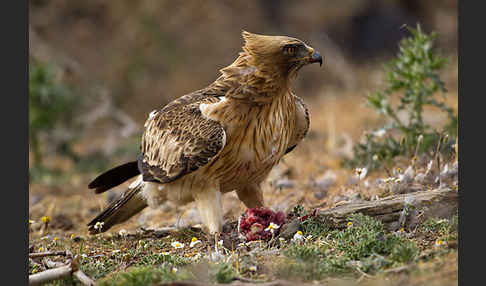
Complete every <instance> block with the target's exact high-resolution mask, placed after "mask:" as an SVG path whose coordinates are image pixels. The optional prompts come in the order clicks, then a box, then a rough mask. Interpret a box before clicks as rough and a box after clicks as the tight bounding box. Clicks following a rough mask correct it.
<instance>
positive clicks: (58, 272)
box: [29, 264, 72, 286]
mask: <svg viewBox="0 0 486 286" xmlns="http://www.w3.org/2000/svg"><path fill="white" fill-rule="evenodd" d="M71 273H72V268H71V264H69V265H64V266H61V267H58V268H54V269H49V270H46V271H42V272H40V273H36V274H32V275H29V286H34V285H41V284H43V283H46V282H49V281H53V280H57V279H62V278H66V277H69V276H71Z"/></svg>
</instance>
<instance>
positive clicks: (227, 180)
mask: <svg viewBox="0 0 486 286" xmlns="http://www.w3.org/2000/svg"><path fill="white" fill-rule="evenodd" d="M200 109H201V113H202V114H203V115H204V116H206V117H207V118H211V119H213V120H216V121H218V122H220V123H221V124H222V126H223V127H224V129H225V131H226V136H227V142H226V146H225V148H224V149H223V150H222V151H221V153H220V154H219V156H218V158H215V160H214V161H213V162H212V163H210V164H209V165H208V168H207V169H206V170H207V172H208V173H209V174H211V175H212V176H216V177H217V178H219V180H220V182H221V184H222V186H223V191H231V190H233V189H235V188H236V187H237V186H241V185H246V184H248V183H250V182H254V183H259V182H261V181H263V180H264V179H265V177H266V176H267V175H268V173H269V172H270V170H271V169H272V167H273V166H275V165H276V164H277V163H278V162H279V160H280V158H281V157H282V156H283V155H284V154H285V151H286V149H287V147H288V145H289V141H290V137H291V131H292V130H293V127H294V125H295V103H294V101H293V96H291V94H288V96H287V94H286V95H281V96H278V97H276V98H275V99H274V100H273V101H272V102H271V103H269V104H264V105H252V104H247V103H243V102H240V101H238V100H233V99H229V98H222V99H221V100H220V102H218V103H214V104H209V105H201V106H200Z"/></svg>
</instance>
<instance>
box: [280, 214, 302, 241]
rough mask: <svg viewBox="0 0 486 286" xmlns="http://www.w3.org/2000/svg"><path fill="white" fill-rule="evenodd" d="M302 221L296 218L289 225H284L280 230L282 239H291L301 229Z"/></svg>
mask: <svg viewBox="0 0 486 286" xmlns="http://www.w3.org/2000/svg"><path fill="white" fill-rule="evenodd" d="M300 224H301V222H300V219H298V218H296V219H294V220H292V221H291V222H289V223H286V224H284V225H282V227H281V229H280V237H283V238H285V239H290V238H292V237H293V236H294V234H295V233H296V232H297V231H298V230H299V228H300Z"/></svg>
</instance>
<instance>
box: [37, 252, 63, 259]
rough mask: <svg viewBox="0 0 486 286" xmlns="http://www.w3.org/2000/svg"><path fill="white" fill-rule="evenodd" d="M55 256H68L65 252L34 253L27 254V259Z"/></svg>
mask: <svg viewBox="0 0 486 286" xmlns="http://www.w3.org/2000/svg"><path fill="white" fill-rule="evenodd" d="M56 255H62V256H66V255H68V253H67V252H66V251H47V252H36V253H29V258H37V257H44V256H56Z"/></svg>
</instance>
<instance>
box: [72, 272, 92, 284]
mask: <svg viewBox="0 0 486 286" xmlns="http://www.w3.org/2000/svg"><path fill="white" fill-rule="evenodd" d="M73 275H74V277H76V278H78V280H79V281H80V282H81V283H82V284H83V285H86V286H94V285H95V282H94V280H93V279H91V278H89V276H88V275H86V274H84V272H83V271H81V270H79V269H78V270H76V271H74V273H73Z"/></svg>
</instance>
